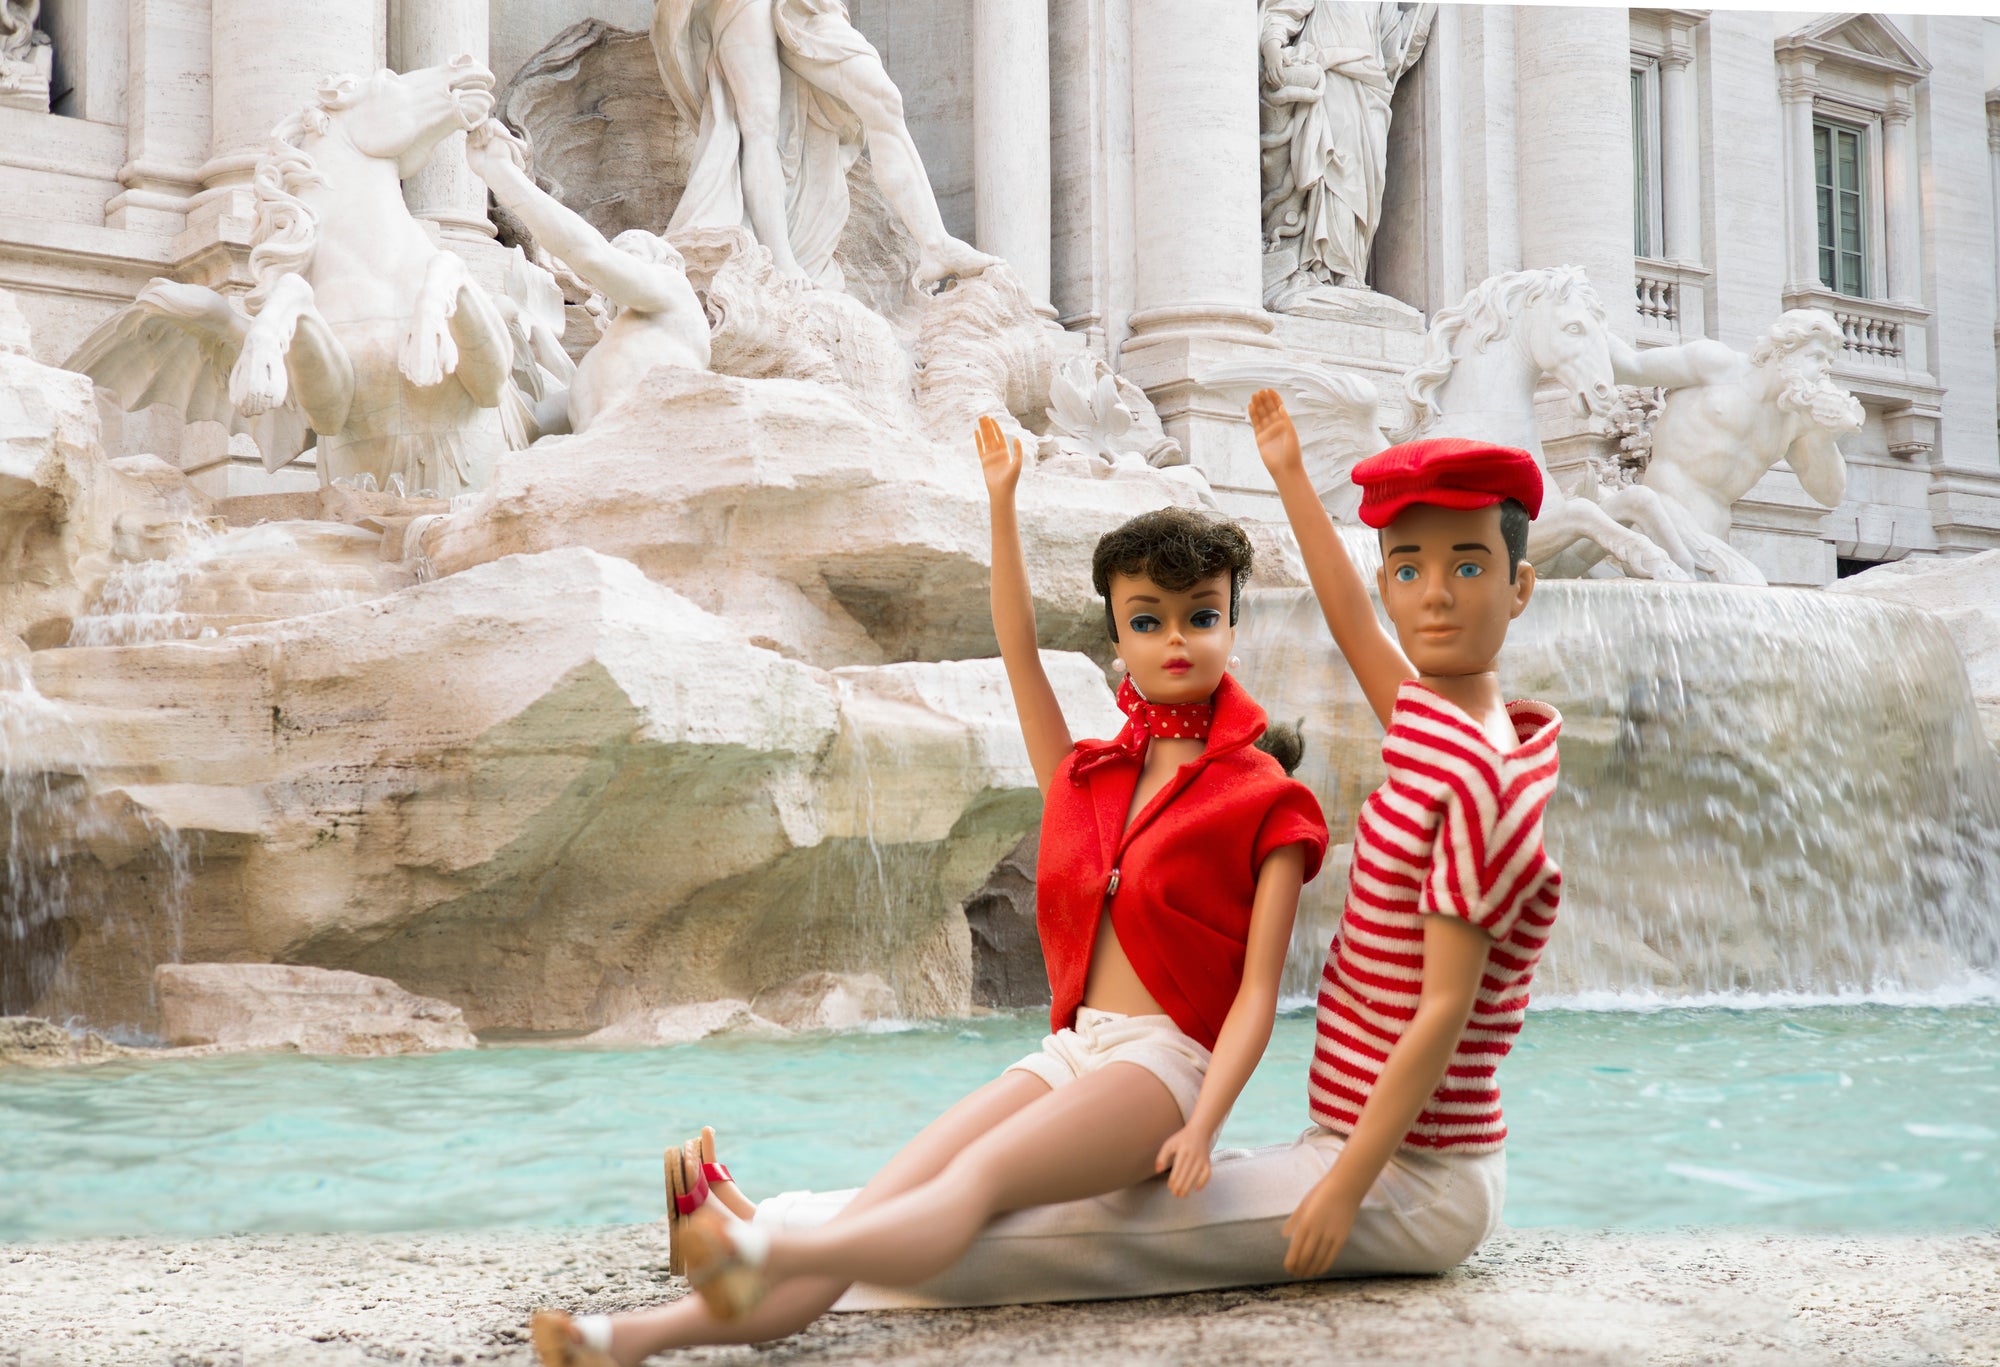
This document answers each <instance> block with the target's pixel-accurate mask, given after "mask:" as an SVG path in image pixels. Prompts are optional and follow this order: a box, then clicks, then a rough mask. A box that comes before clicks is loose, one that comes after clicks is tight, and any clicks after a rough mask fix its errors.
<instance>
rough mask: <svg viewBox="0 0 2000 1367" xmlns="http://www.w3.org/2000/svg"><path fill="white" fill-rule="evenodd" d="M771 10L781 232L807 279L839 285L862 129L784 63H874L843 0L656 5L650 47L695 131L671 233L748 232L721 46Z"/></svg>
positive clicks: (738, 135)
mask: <svg viewBox="0 0 2000 1367" xmlns="http://www.w3.org/2000/svg"><path fill="white" fill-rule="evenodd" d="M759 8H768V9H769V11H770V15H771V21H772V23H773V25H774V27H775V28H776V29H777V38H778V53H779V71H780V75H779V81H780V84H779V92H780V93H779V99H778V149H779V158H780V162H781V164H782V166H783V168H784V174H785V224H786V227H787V228H788V229H789V232H790V237H791V246H792V254H793V256H795V257H796V258H797V259H798V263H799V266H800V268H801V269H802V270H803V271H804V272H805V275H806V278H807V279H809V280H811V281H812V282H813V283H814V284H818V285H825V286H827V287H828V288H830V289H839V288H840V287H841V274H840V267H839V266H838V265H836V264H835V263H834V260H833V249H834V248H835V247H836V246H837V245H838V244H839V242H840V234H841V230H842V229H843V228H844V227H845V226H846V225H847V168H848V167H849V166H851V165H853V164H854V160H855V158H856V157H858V156H860V154H861V145H862V132H861V121H860V120H859V119H857V118H856V117H855V115H854V112H853V111H852V110H850V109H848V108H847V107H846V106H845V105H843V104H841V103H840V102H839V101H838V100H836V99H834V98H833V97H832V96H831V95H828V94H827V93H826V92H825V91H823V90H819V89H816V88H815V87H814V86H813V85H812V84H811V82H809V81H807V80H806V79H805V78H804V77H803V76H801V75H800V74H799V73H798V72H797V71H796V70H795V69H794V68H793V66H792V64H791V62H790V60H788V59H790V58H792V57H793V56H795V55H796V56H799V57H804V58H806V59H807V60H810V61H823V62H838V61H842V60H844V59H846V58H848V57H860V56H868V57H873V56H874V55H875V49H874V48H872V47H870V46H869V45H868V41H867V39H865V38H863V37H862V36H861V35H860V34H859V33H858V32H856V31H855V28H854V26H853V25H852V24H851V23H849V22H848V21H847V7H846V5H845V4H843V3H841V0H777V2H776V3H775V4H773V3H770V0H660V3H659V5H658V7H657V9H656V11H655V15H654V19H653V47H654V51H655V53H656V54H657V55H658V57H659V63H660V79H661V80H662V81H663V82H664V83H665V85H666V87H667V93H668V94H669V95H670V96H671V97H672V98H673V101H674V104H675V107H676V108H677V109H678V110H679V111H680V113H681V116H682V117H683V118H685V119H687V120H688V121H689V122H691V123H695V124H697V125H698V127H699V132H697V134H696V135H695V146H694V164H693V165H692V166H691V167H689V169H688V181H687V189H686V190H685V191H684V192H683V193H682V194H681V201H680V204H679V206H678V207H676V209H675V210H674V216H673V221H672V223H671V225H670V227H672V228H675V229H679V228H734V227H738V226H748V225H749V216H748V214H747V213H746V210H745V205H744V201H743V174H742V166H741V158H742V148H743V134H742V129H741V126H740V124H739V122H738V115H737V109H736V94H735V92H733V91H732V90H731V89H730V87H729V83H728V81H727V80H726V79H725V78H724V74H723V65H722V61H721V57H720V52H719V48H720V45H721V43H722V41H723V40H724V39H725V38H728V37H730V36H732V35H731V33H730V30H731V27H732V25H736V24H739V23H741V24H745V25H746V26H747V24H748V23H750V22H753V21H754V19H755V17H756V16H755V15H754V13H753V11H755V10H757V9H759Z"/></svg>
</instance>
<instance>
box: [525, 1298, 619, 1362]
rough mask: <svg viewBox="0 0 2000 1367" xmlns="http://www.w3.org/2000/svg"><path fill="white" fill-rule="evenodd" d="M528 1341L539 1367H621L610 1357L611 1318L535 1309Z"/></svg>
mask: <svg viewBox="0 0 2000 1367" xmlns="http://www.w3.org/2000/svg"><path fill="white" fill-rule="evenodd" d="M528 1339H529V1342H531V1343H533V1344H534V1345H535V1358H536V1360H537V1361H539V1362H540V1363H541V1365H542V1367H624V1364H623V1363H621V1362H619V1361H618V1359H617V1358H615V1357H613V1356H611V1316H609V1315H576V1316H570V1315H567V1314H565V1313H564V1312H562V1311H560V1310H537V1311H536V1312H535V1316H534V1318H533V1319H531V1320H530V1321H528Z"/></svg>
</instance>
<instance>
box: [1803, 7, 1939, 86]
mask: <svg viewBox="0 0 2000 1367" xmlns="http://www.w3.org/2000/svg"><path fill="white" fill-rule="evenodd" d="M1850 27H1854V28H1860V29H1864V30H1866V32H1867V33H1868V35H1869V38H1870V40H1871V44H1872V45H1874V46H1879V47H1883V48H1887V49H1888V52H1887V53H1873V52H1863V51H1862V50H1860V49H1859V48H1856V47H1850V46H1849V45H1848V44H1846V43H1838V42H1835V41H1833V38H1834V35H1835V34H1837V33H1839V32H1840V31H1841V30H1842V29H1846V28H1850ZM1774 47H1775V48H1776V51H1777V54H1778V58H1779V60H1780V61H1783V60H1784V59H1786V58H1791V57H1807V56H1809V57H1811V58H1812V60H1813V61H1814V62H1815V63H1816V64H1818V65H1823V66H1829V67H1845V68H1848V69H1850V70H1858V71H1870V72H1875V73H1877V74H1880V75H1887V76H1901V77H1902V78H1903V79H1904V80H1906V81H1910V82H1912V83H1914V82H1917V81H1921V80H1923V79H1925V78H1926V77H1928V76H1929V75H1930V71H1931V63H1930V59H1929V58H1928V57H1926V56H1924V54H1923V53H1922V52H1920V51H1918V49H1917V48H1916V47H1915V46H1914V45H1913V44H1912V43H1911V42H1910V40H1909V39H1907V38H1905V37H1904V36H1903V34H1902V32H1901V31H1900V30H1899V29H1897V27H1896V26H1895V25H1894V24H1892V23H1890V22H1889V21H1888V20H1886V19H1884V18H1882V17H1881V16H1880V15H1875V14H1832V15H1828V16H1827V17H1826V18H1824V19H1821V20H1819V21H1818V22H1816V23H1811V24H1808V25H1806V26H1805V27H1804V28H1802V29H1797V30H1794V31H1793V32H1791V33H1787V34H1785V35H1784V36H1783V37H1781V38H1779V39H1778V41H1777V42H1776V43H1775V44H1774Z"/></svg>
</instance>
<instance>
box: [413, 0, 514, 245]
mask: <svg viewBox="0 0 2000 1367" xmlns="http://www.w3.org/2000/svg"><path fill="white" fill-rule="evenodd" d="M488 19H489V16H488V12H487V0H395V3H394V5H393V8H392V9H391V11H390V27H389V65H390V66H392V67H394V68H395V69H396V70H397V71H420V70H422V69H423V68H424V67H430V66H443V65H445V64H446V63H447V62H449V61H451V59H452V58H454V57H458V56H470V57H472V58H474V59H475V60H477V61H478V62H479V63H480V65H482V66H484V65H485V64H486V60H487V53H486V31H487V25H488ZM403 199H404V200H405V202H407V203H408V204H409V206H410V212H411V213H413V214H415V215H416V216H417V217H418V218H428V219H432V220H434V221H435V222H436V223H437V225H438V226H439V227H440V228H441V229H443V230H444V234H445V236H446V237H492V236H493V235H494V231H495V230H494V227H493V221H492V220H491V219H489V218H487V216H486V182H485V181H483V180H481V179H480V178H479V177H478V176H475V175H473V174H472V168H471V167H469V166H467V165H466V164H465V134H463V133H453V134H452V135H451V136H450V137H448V138H446V139H445V140H444V141H443V142H441V143H439V144H438V149H437V152H436V153H435V154H434V155H433V156H432V157H431V159H430V162H429V164H428V165H426V166H425V167H424V168H423V169H422V170H420V171H418V172H417V173H416V174H415V175H414V176H411V177H410V178H409V179H408V180H406V181H404V182H403Z"/></svg>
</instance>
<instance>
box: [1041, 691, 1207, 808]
mask: <svg viewBox="0 0 2000 1367" xmlns="http://www.w3.org/2000/svg"><path fill="white" fill-rule="evenodd" d="M1118 707H1119V709H1120V710H1121V711H1123V712H1124V713H1125V715H1126V717H1127V718H1128V720H1127V721H1126V723H1125V729H1124V730H1122V731H1120V732H1119V733H1118V737H1117V739H1115V740H1109V741H1085V742H1084V743H1083V744H1082V745H1081V746H1079V747H1078V748H1079V749H1081V750H1084V752H1085V753H1083V754H1082V755H1079V756H1078V757H1077V761H1076V763H1075V764H1073V765H1071V766H1070V771H1069V774H1070V778H1071V779H1072V780H1073V781H1075V782H1079V783H1080V782H1082V781H1083V779H1084V777H1085V776H1086V775H1088V774H1089V773H1090V771H1091V770H1092V769H1095V768H1097V767H1098V766H1099V765H1103V764H1109V763H1111V762H1112V761H1113V760H1115V759H1118V758H1121V757H1122V758H1127V759H1134V760H1144V759H1145V757H1146V743H1147V741H1148V740H1150V739H1151V738H1152V737H1154V736H1158V737H1159V738H1160V739H1162V740H1207V739H1208V730H1209V727H1210V726H1212V725H1213V724H1214V722H1215V704H1214V703H1213V702H1181V703H1165V702H1147V701H1146V700H1145V699H1144V698H1142V697H1140V696H1139V690H1138V689H1137V688H1136V687H1135V686H1134V685H1133V683H1132V676H1131V675H1129V674H1128V675H1126V676H1125V680H1124V682H1122V683H1120V684H1119V685H1118Z"/></svg>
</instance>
